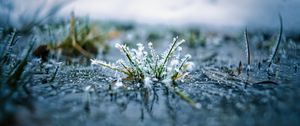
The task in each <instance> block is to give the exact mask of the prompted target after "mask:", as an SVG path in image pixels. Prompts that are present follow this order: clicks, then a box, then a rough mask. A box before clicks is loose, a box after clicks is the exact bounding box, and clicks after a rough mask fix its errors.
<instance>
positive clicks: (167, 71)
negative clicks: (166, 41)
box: [91, 37, 193, 85]
mask: <svg viewBox="0 0 300 126" xmlns="http://www.w3.org/2000/svg"><path fill="white" fill-rule="evenodd" d="M184 42H185V40H180V41H179V40H178V37H176V38H174V39H173V42H172V43H171V44H170V46H169V48H168V49H167V51H166V52H164V53H162V54H161V55H159V54H158V53H157V52H156V51H155V50H154V48H153V44H152V43H151V42H149V43H148V48H147V49H145V47H144V45H143V44H140V43H139V44H137V49H129V48H128V47H127V46H126V45H121V44H118V43H117V44H116V46H115V47H116V48H118V49H119V50H120V51H121V52H122V53H123V54H124V55H125V57H126V61H124V60H121V59H120V60H118V61H117V62H116V64H111V63H106V62H104V61H101V60H96V59H91V61H92V64H96V65H100V66H102V67H105V68H109V69H111V70H114V71H117V72H120V73H123V74H125V75H127V76H128V78H130V79H132V80H136V81H139V82H144V81H145V83H147V85H149V82H152V81H161V82H171V81H175V80H178V79H181V78H183V77H184V76H186V75H187V74H188V71H189V70H191V67H192V66H193V63H192V62H189V61H188V60H189V59H190V58H191V55H189V54H187V55H185V56H183V57H182V56H181V50H182V48H181V47H180V45H181V44H183V43H184Z"/></svg>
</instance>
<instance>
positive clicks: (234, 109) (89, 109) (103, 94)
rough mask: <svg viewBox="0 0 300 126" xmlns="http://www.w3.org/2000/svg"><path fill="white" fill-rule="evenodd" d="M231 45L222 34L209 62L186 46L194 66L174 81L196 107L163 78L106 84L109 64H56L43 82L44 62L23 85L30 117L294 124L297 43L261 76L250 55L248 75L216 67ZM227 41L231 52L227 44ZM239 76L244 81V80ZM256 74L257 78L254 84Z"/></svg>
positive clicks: (65, 121)
mask: <svg viewBox="0 0 300 126" xmlns="http://www.w3.org/2000/svg"><path fill="white" fill-rule="evenodd" d="M233 45H236V44H232V43H230V42H229V43H226V44H223V45H222V46H219V47H216V48H215V49H214V50H211V51H210V52H209V53H213V52H217V53H219V54H218V55H217V56H216V57H214V59H215V60H214V61H209V62H202V60H203V57H202V56H200V55H196V54H199V52H201V50H200V49H195V50H190V51H191V54H193V53H194V54H193V55H194V58H193V60H194V62H195V63H196V64H197V67H196V68H195V70H194V71H193V72H192V73H191V74H190V75H189V76H188V77H187V78H186V79H185V81H184V82H181V81H179V82H177V85H178V89H179V90H180V91H182V92H183V93H184V94H185V95H187V96H188V97H189V98H191V99H192V100H193V101H194V102H196V103H197V107H198V108H194V107H192V106H191V105H190V104H188V103H187V102H186V101H185V100H184V99H182V98H181V97H180V96H179V95H177V94H176V93H174V91H173V90H170V88H167V87H166V86H164V85H163V84H159V83H157V84H155V85H154V86H153V87H152V88H151V89H143V88H136V87H132V86H129V87H127V88H118V89H112V90H110V89H111V88H113V86H110V85H113V83H114V81H115V76H114V72H111V71H107V70H104V69H101V68H98V67H96V66H81V65H79V66H65V65H62V66H61V68H60V69H59V72H58V74H57V75H56V78H55V79H54V81H53V82H49V83H45V84H43V79H44V78H45V76H48V75H49V74H50V75H51V74H52V71H53V70H50V72H49V74H45V73H44V74H36V75H35V77H34V78H35V79H34V80H33V81H34V82H33V83H32V84H31V85H30V87H31V90H32V93H33V96H35V97H36V100H35V103H34V104H35V108H36V110H35V113H34V115H36V116H37V118H38V119H37V120H39V121H35V123H38V122H39V123H41V124H43V125H64V126H65V125H128V126H131V125H298V124H299V123H300V120H299V118H300V107H299V100H298V99H299V98H300V89H299V88H300V85H299V79H298V78H299V77H300V76H299V72H298V70H297V71H295V67H294V64H296V65H298V66H299V54H298V53H299V49H297V48H296V49H288V48H286V53H287V56H288V58H287V59H284V58H283V59H282V60H281V62H280V64H279V65H273V67H272V68H273V69H274V71H277V72H275V75H274V76H270V77H268V74H267V70H266V63H262V67H261V69H260V70H259V69H258V68H257V64H256V63H252V64H253V65H251V67H252V70H251V71H250V72H249V77H247V74H246V72H245V70H243V73H242V75H240V76H238V77H236V78H231V77H230V76H228V74H227V73H226V72H225V70H226V69H224V68H227V67H229V66H231V65H232V64H235V65H233V66H236V64H238V61H239V60H241V59H243V57H242V56H241V55H240V53H236V52H239V51H236V50H238V49H239V48H238V47H234V46H233ZM228 47H229V48H228ZM226 48H227V50H226ZM232 48H233V49H234V50H235V51H236V52H235V53H234V52H230V50H231V51H232ZM220 50H222V53H221V51H220ZM227 53H228V54H230V55H227ZM231 53H233V54H231ZM201 54H203V55H205V53H201ZM279 54H281V53H279ZM111 55H116V54H111ZM232 55H233V56H232ZM261 57H263V56H262V55H261ZM256 58H257V57H256ZM226 59H227V60H226ZM254 59H255V58H254ZM258 59H259V58H258ZM206 72H208V73H206ZM205 73H206V74H205ZM209 73H214V74H209ZM246 80H248V81H247V82H249V83H247V84H246V83H244V81H246ZM267 80H271V81H272V82H270V81H267ZM262 81H264V82H262ZM257 82H262V83H260V84H254V83H257ZM273 82H276V84H273ZM30 123H32V122H30Z"/></svg>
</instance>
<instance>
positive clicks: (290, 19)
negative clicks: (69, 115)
mask: <svg viewBox="0 0 300 126" xmlns="http://www.w3.org/2000/svg"><path fill="white" fill-rule="evenodd" d="M0 8H1V12H0V14H1V15H2V16H1V17H2V18H1V19H0V22H1V24H0V25H2V26H7V25H6V24H7V23H11V24H10V25H13V26H15V27H17V28H20V27H21V26H22V24H26V23H28V22H30V21H32V20H38V22H45V20H48V19H47V17H50V16H59V17H61V18H63V17H66V16H67V17H68V16H69V14H70V13H71V11H74V12H75V14H76V15H78V16H88V17H89V18H91V19H96V20H102V21H123V22H124V21H125V22H134V23H142V24H151V25H168V26H170V25H171V26H187V25H193V26H194V25H197V26H201V27H202V28H207V29H213V30H221V31H223V30H226V32H228V31H239V30H240V29H241V28H242V29H244V27H246V26H247V27H249V29H253V30H257V29H259V30H264V31H273V30H275V29H278V26H279V21H278V15H279V13H281V15H282V17H283V19H284V22H283V23H284V30H285V32H286V33H292V34H295V33H299V31H300V25H297V24H299V23H300V17H299V15H300V1H299V0H263V1H262V0H242V1H241V0H176V1H174V0H126V1H124V0H109V1H107V0H26V2H25V1H24V0H9V1H8V0H1V7H0ZM3 15H9V16H3ZM25 17H26V18H25ZM45 18H46V19H45ZM50 19H51V18H50ZM0 27H1V26H0ZM227 28H231V29H227Z"/></svg>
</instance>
